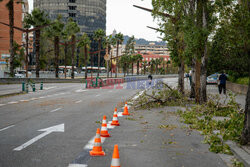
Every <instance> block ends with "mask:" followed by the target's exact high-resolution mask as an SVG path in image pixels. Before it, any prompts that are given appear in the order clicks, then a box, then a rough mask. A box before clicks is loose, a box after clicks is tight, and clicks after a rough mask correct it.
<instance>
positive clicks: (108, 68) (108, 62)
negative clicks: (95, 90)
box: [107, 60, 109, 78]
mask: <svg viewBox="0 0 250 167" xmlns="http://www.w3.org/2000/svg"><path fill="white" fill-rule="evenodd" d="M107 78H109V60H107Z"/></svg>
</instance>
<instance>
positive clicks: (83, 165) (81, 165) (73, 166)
mask: <svg viewBox="0 0 250 167" xmlns="http://www.w3.org/2000/svg"><path fill="white" fill-rule="evenodd" d="M87 166H88V165H86V164H69V166H68V167H87Z"/></svg>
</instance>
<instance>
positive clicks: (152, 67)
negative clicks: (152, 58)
mask: <svg viewBox="0 0 250 167" xmlns="http://www.w3.org/2000/svg"><path fill="white" fill-rule="evenodd" d="M153 69H154V65H153V63H150V73H151V74H153Z"/></svg>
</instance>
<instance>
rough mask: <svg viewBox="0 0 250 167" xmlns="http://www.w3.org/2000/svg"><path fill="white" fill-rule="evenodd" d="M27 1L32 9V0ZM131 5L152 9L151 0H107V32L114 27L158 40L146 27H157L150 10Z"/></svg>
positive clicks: (156, 34) (157, 35)
mask: <svg viewBox="0 0 250 167" xmlns="http://www.w3.org/2000/svg"><path fill="white" fill-rule="evenodd" d="M28 1H29V4H30V10H32V9H33V0H28ZM133 5H138V6H143V7H146V8H150V9H152V5H151V0H143V1H142V0H107V24H106V32H107V34H111V33H112V32H113V30H114V29H116V31H117V32H121V33H122V34H124V35H129V36H132V35H134V36H135V38H144V39H147V40H157V41H159V40H160V39H159V38H157V37H159V36H160V34H159V33H156V32H155V31H154V30H151V29H148V28H147V27H146V26H152V27H157V24H156V23H155V21H153V17H152V16H151V14H150V12H147V11H143V10H141V9H138V8H135V7H133Z"/></svg>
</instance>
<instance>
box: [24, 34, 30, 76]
mask: <svg viewBox="0 0 250 167" xmlns="http://www.w3.org/2000/svg"><path fill="white" fill-rule="evenodd" d="M25 39H26V46H25V50H26V56H25V66H26V78H28V70H29V61H28V58H29V33H28V32H26V37H25Z"/></svg>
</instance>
